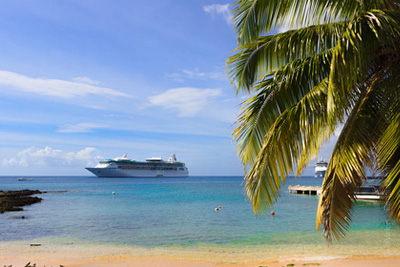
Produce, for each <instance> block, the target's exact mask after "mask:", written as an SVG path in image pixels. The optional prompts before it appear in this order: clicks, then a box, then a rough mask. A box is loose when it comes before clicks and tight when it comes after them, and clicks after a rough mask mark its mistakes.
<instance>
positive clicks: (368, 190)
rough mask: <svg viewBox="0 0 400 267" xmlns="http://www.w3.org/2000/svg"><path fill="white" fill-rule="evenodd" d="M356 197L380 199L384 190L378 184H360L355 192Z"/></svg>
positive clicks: (359, 198) (360, 198)
mask: <svg viewBox="0 0 400 267" xmlns="http://www.w3.org/2000/svg"><path fill="white" fill-rule="evenodd" d="M355 197H356V199H357V200H380V199H381V197H382V192H381V191H380V190H379V186H376V185H367V186H360V187H359V188H358V190H357V192H355Z"/></svg>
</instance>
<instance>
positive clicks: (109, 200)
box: [0, 177, 400, 251]
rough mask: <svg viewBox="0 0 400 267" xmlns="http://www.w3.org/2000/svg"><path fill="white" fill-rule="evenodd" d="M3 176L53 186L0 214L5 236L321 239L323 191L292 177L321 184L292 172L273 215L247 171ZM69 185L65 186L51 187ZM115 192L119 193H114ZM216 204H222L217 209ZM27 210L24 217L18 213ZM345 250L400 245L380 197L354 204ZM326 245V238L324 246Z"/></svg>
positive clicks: (4, 186)
mask: <svg viewBox="0 0 400 267" xmlns="http://www.w3.org/2000/svg"><path fill="white" fill-rule="evenodd" d="M17 178H18V177H0V190H18V189H26V188H28V189H39V190H42V191H50V192H49V193H47V194H43V195H41V196H40V197H42V198H43V201H42V202H41V203H38V204H34V205H32V206H27V207H24V209H25V210H24V211H22V212H9V213H5V214H1V215H0V225H2V230H1V231H0V241H20V240H32V239H41V238H47V239H52V240H63V241H68V240H70V241H76V240H79V241H81V242H89V243H94V244H110V245H114V244H115V245H121V244H122V245H128V246H136V247H152V248H162V247H176V246H178V247H202V246H206V247H210V246H211V247H231V248H235V247H236V248H237V247H240V248H242V249H243V248H247V249H252V248H253V249H258V248H265V247H270V248H274V249H278V248H280V247H287V246H292V247H296V248H299V247H307V248H310V247H315V246H319V245H322V244H324V241H323V239H322V233H321V232H316V231H315V215H316V211H317V205H318V196H308V195H294V194H289V191H288V189H287V188H288V186H289V185H296V184H302V185H320V183H321V180H320V179H315V178H311V177H308V178H307V177H303V178H300V179H294V178H290V179H288V180H287V182H286V184H285V185H284V186H283V187H282V191H281V196H280V197H279V199H278V202H277V203H276V204H275V205H274V207H273V210H274V211H275V216H274V217H271V216H270V215H269V214H266V215H264V216H262V217H255V216H254V213H253V212H252V209H251V206H250V204H249V202H248V200H247V199H246V197H245V195H244V191H243V177H190V178H154V179H153V178H150V179H149V178H146V179H140V178H121V179H120V178H96V177H31V178H33V179H34V180H33V181H17ZM60 190H66V191H67V192H64V193H55V192H51V191H60ZM112 192H115V195H113V194H112ZM218 206H221V207H222V208H221V209H220V210H219V211H215V210H214V209H215V208H216V207H218ZM21 216H25V218H26V219H19V218H20V217H21ZM340 244H341V246H342V248H341V249H343V250H346V249H348V248H349V247H351V246H357V249H358V250H363V249H364V248H366V249H376V248H379V247H380V248H381V249H382V251H387V250H388V248H391V247H399V244H400V233H399V232H398V230H397V229H392V226H391V225H390V224H388V223H387V217H386V213H385V211H384V209H383V207H381V206H380V205H379V204H377V203H375V202H360V203H359V204H357V205H356V208H355V211H354V215H353V223H352V228H351V231H350V233H349V235H348V238H346V239H345V240H343V241H341V242H340ZM325 247H326V246H323V248H325Z"/></svg>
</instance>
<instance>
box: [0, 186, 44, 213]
mask: <svg viewBox="0 0 400 267" xmlns="http://www.w3.org/2000/svg"><path fill="white" fill-rule="evenodd" d="M42 193H43V192H41V191H39V190H29V189H25V190H18V191H0V214H1V213H4V212H6V211H22V210H23V208H22V207H23V206H26V205H32V204H35V203H38V202H40V201H42V199H41V198H40V197H31V195H36V194H42Z"/></svg>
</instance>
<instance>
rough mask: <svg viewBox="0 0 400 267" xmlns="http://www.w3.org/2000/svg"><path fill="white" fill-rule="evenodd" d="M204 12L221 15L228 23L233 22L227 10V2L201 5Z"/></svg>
mask: <svg viewBox="0 0 400 267" xmlns="http://www.w3.org/2000/svg"><path fill="white" fill-rule="evenodd" d="M203 9H204V11H205V12H206V13H210V14H212V15H222V16H223V17H224V19H225V21H226V23H228V24H229V25H231V24H233V19H232V14H231V11H230V10H229V4H225V5H217V4H214V5H209V6H204V7H203Z"/></svg>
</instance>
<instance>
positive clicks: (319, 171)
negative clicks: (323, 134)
mask: <svg viewBox="0 0 400 267" xmlns="http://www.w3.org/2000/svg"><path fill="white" fill-rule="evenodd" d="M327 168H328V162H326V161H324V160H319V161H318V162H317V163H316V164H315V178H323V177H324V176H325V172H326V169H327Z"/></svg>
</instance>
